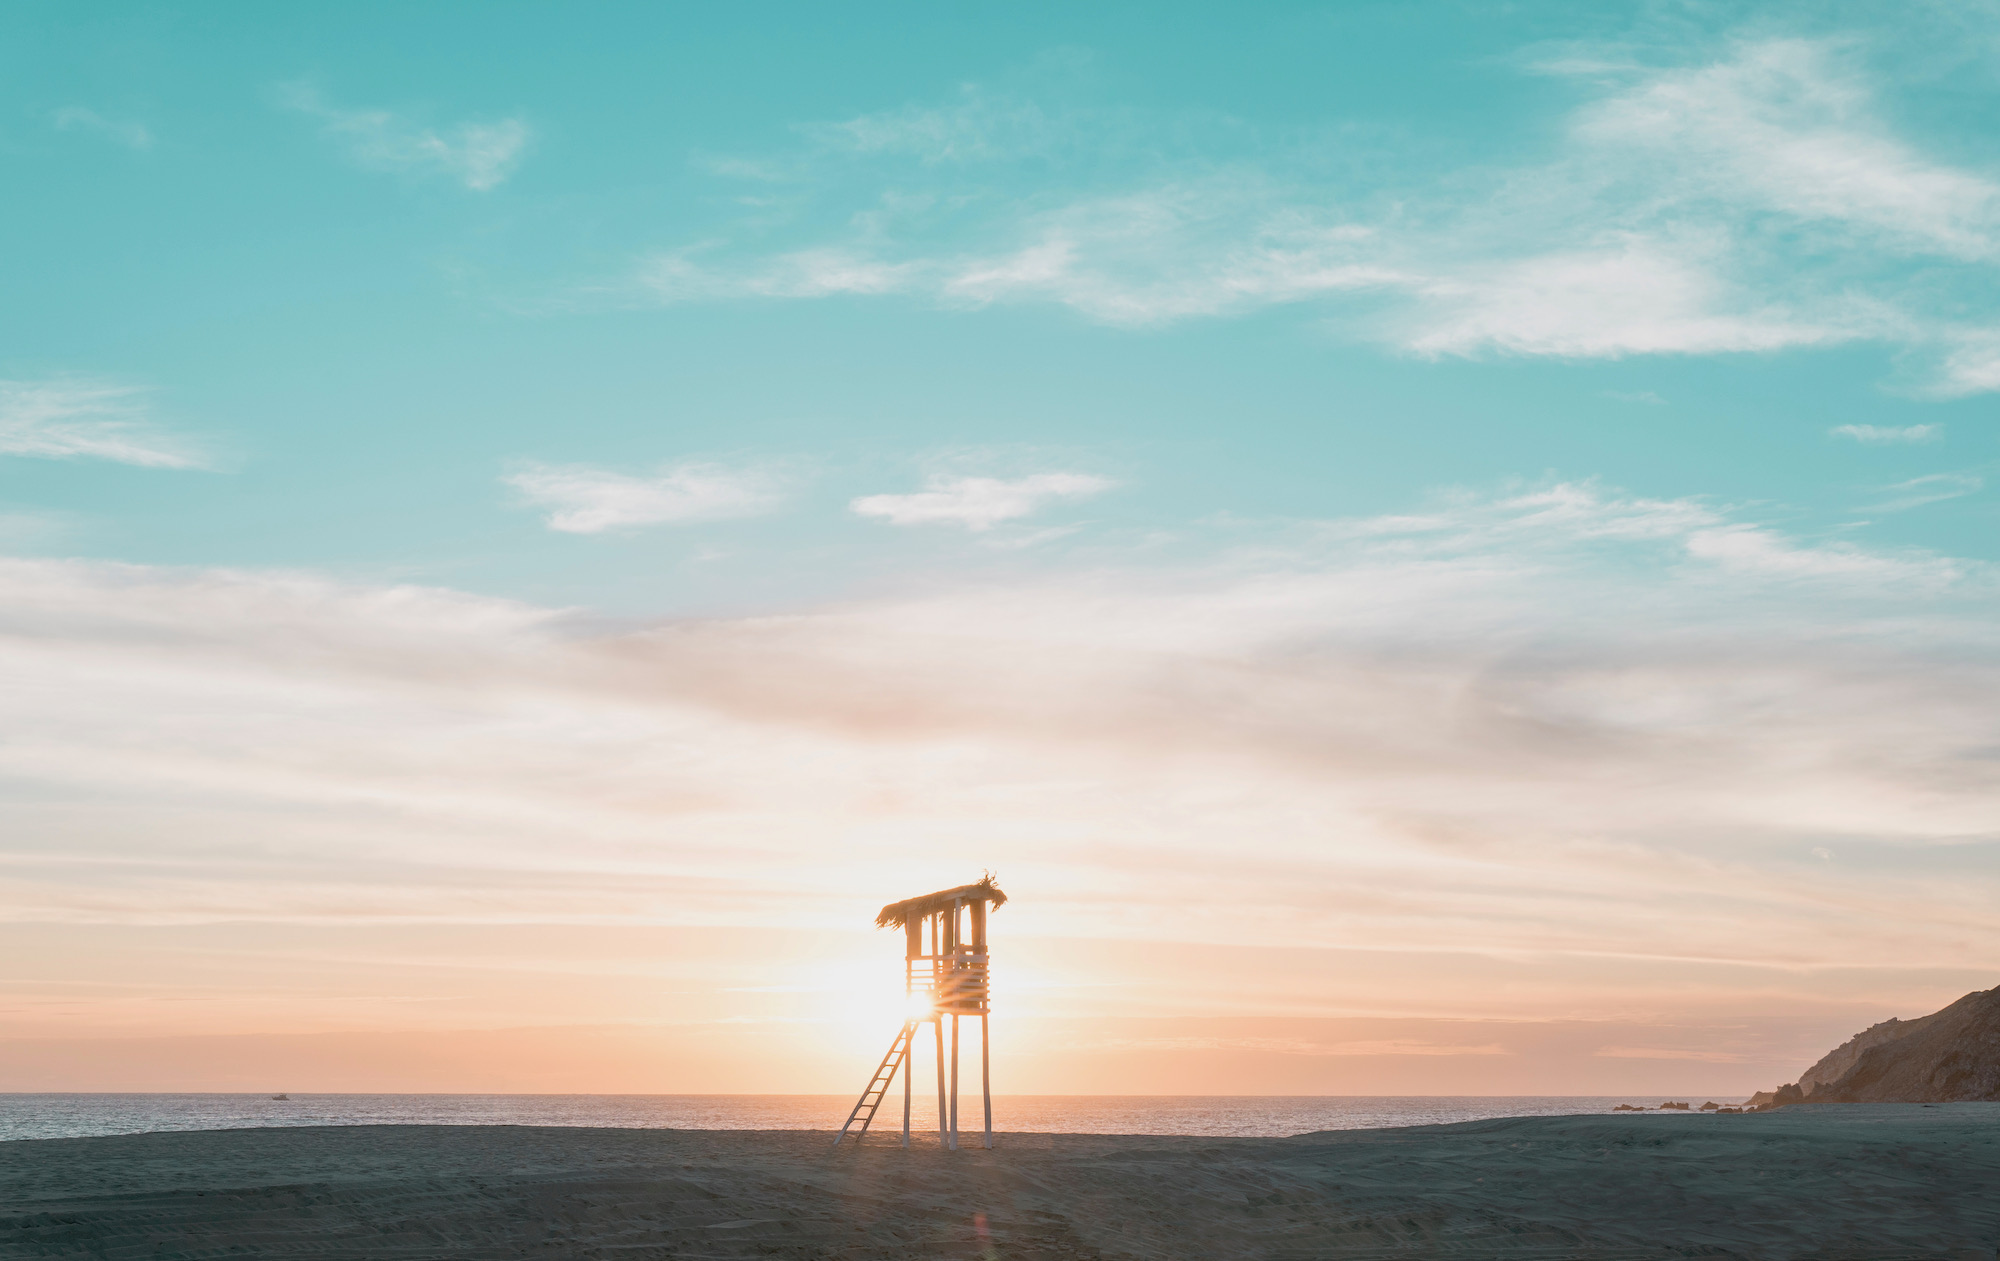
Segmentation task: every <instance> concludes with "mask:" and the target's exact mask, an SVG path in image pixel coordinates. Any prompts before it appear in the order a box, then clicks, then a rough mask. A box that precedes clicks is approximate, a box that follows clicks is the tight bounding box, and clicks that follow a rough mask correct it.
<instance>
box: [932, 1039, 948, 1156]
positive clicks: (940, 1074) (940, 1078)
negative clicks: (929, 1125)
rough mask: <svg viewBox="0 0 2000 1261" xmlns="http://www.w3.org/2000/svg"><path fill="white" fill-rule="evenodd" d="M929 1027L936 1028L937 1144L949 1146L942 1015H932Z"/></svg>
mask: <svg viewBox="0 0 2000 1261" xmlns="http://www.w3.org/2000/svg"><path fill="white" fill-rule="evenodd" d="M931 1027H932V1028H933V1029H936V1030H937V1086H938V1146H940V1147H949V1146H950V1145H951V1139H950V1138H949V1137H948V1136H947V1135H946V1133H945V1122H946V1121H948V1120H950V1116H949V1114H948V1113H946V1111H945V1107H944V1016H943V1015H942V1014H940V1015H936V1016H932V1017H931Z"/></svg>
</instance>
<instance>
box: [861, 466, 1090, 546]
mask: <svg viewBox="0 0 2000 1261" xmlns="http://www.w3.org/2000/svg"><path fill="white" fill-rule="evenodd" d="M1115 485H1117V483H1116V482H1113V481H1112V480H1110V479H1109V478H1105V477H1098V476H1095V475H1093V474H1089V473H1035V474H1031V475H1030V476H1027V477H1017V478H1014V479H1012V480H1009V479H1006V478H999V477H934V478H932V479H931V481H930V483H929V484H928V485H927V486H926V487H925V489H923V490H920V491H913V492H911V493H909V494H904V495H863V496H861V497H860V498H858V499H856V500H854V501H853V502H852V503H851V504H849V505H848V507H849V508H851V509H852V510H853V511H854V512H855V513H857V514H859V515H860V516H864V517H875V518H878V519H879V520H883V521H887V522H889V523H890V524H891V525H959V526H964V527H965V528H966V529H968V530H973V531H982V532H983V531H986V530H990V529H992V528H993V527H994V526H996V525H999V524H1001V523H1002V522H1004V521H1015V520H1018V519H1020V518H1022V517H1030V516H1033V515H1034V514H1035V513H1037V512H1039V511H1041V510H1042V508H1044V507H1046V506H1047V505H1049V504H1051V503H1057V502H1062V501H1066V500H1075V499H1088V498H1090V497H1091V496H1093V495H1101V494H1103V493H1104V492H1105V491H1107V490H1110V489H1111V488H1112V487H1113V486H1115Z"/></svg>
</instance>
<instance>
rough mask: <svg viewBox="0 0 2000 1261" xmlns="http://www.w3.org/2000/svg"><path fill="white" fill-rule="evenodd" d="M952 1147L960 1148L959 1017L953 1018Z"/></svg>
mask: <svg viewBox="0 0 2000 1261" xmlns="http://www.w3.org/2000/svg"><path fill="white" fill-rule="evenodd" d="M951 1149H952V1150H953V1151H957V1150H958V1017H957V1016H956V1015H954V1016H953V1017H952V1018H951Z"/></svg>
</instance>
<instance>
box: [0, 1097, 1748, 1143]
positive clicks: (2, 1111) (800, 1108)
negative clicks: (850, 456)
mask: <svg viewBox="0 0 2000 1261" xmlns="http://www.w3.org/2000/svg"><path fill="white" fill-rule="evenodd" d="M1661 1101H1662V1100H1661V1097H1660V1096H1646V1097H1636V1096H1635V1097H1625V1096H1610V1095H1603V1096H1600V1095H1409V1096H1400V1095H1300V1096H1284V1095H1152V1096H1148V1095H1002V1096H998V1097H996V1098H995V1099H994V1101H993V1126H994V1130H995V1131H996V1133H999V1132H1005V1131H1008V1130H1014V1131H1019V1132H1027V1133H1033V1132H1042V1133H1057V1134H1199V1135H1214V1136H1218V1137H1237V1138H1252V1137H1281V1136H1284V1135H1288V1134H1308V1133H1311V1132H1313V1131H1315V1130H1356V1129H1375V1128H1381V1127H1386V1126H1399V1125H1439V1124H1444V1123H1447V1122H1453V1121H1481V1120H1487V1119H1490V1118H1493V1117H1518V1116H1563V1115H1572V1114H1575V1113H1582V1112H1608V1111H1610V1110H1611V1109H1612V1108H1613V1107H1615V1106H1616V1105H1618V1104H1621V1103H1623V1104H1631V1105H1635V1106H1639V1107H1646V1108H1653V1107H1656V1106H1657V1105H1658V1104H1659V1103H1660V1102H1661ZM925 1102H926V1101H925V1100H924V1099H923V1097H922V1096H919V1097H918V1099H917V1105H918V1106H917V1107H916V1109H915V1113H914V1121H913V1124H914V1125H915V1126H917V1127H918V1128H921V1129H934V1128H935V1127H936V1121H935V1117H936V1106H935V1096H933V1097H932V1100H931V1106H929V1107H925V1106H924V1104H925ZM1691 1102H1693V1103H1695V1104H1696V1105H1697V1106H1699V1105H1700V1104H1701V1102H1703V1101H1702V1100H1699V1099H1697V1100H1692V1101H1691ZM1720 1102H1732V1101H1731V1100H1722V1101H1720ZM853 1106H854V1097H853V1096H852V1095H313V1094H302V1095H292V1096H290V1097H289V1098H284V1099H276V1098H273V1097H272V1096H270V1095H237V1094H186V1095H165V1094H161V1095H148V1094H129V1095H127V1094H0V1141H7V1140H15V1139H40V1138H84V1137H90V1136H93V1135H101V1134H142V1133H149V1132H152V1131H159V1130H233V1129H244V1128H250V1127H260V1126H275V1125H558V1126H608V1127H612V1128H617V1129H693V1130H828V1131H831V1130H836V1129H838V1128H840V1124H841V1122H842V1121H844V1120H846V1118H847V1112H848V1109H849V1108H851V1107H853ZM901 1124H902V1099H901V1097H900V1096H892V1097H891V1098H890V1099H889V1100H888V1101H887V1102H886V1103H885V1104H884V1105H883V1107H882V1110H881V1112H880V1114H879V1115H877V1117H876V1119H875V1131H876V1132H878V1133H879V1132H881V1131H883V1130H885V1129H886V1130H897V1129H899V1128H900V1127H901ZM979 1126H980V1113H979V1099H978V1097H977V1096H976V1095H975V1096H973V1097H972V1098H971V1099H970V1100H969V1101H967V1100H963V1099H962V1100H961V1101H960V1103H959V1130H960V1132H961V1133H963V1132H965V1131H968V1130H970V1131H977V1130H978V1129H979Z"/></svg>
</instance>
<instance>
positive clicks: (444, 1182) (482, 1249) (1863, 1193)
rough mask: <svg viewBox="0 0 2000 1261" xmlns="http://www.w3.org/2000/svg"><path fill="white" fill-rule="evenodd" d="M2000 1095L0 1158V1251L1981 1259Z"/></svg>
mask: <svg viewBox="0 0 2000 1261" xmlns="http://www.w3.org/2000/svg"><path fill="white" fill-rule="evenodd" d="M1996 1242H2000V1104H1983V1103H1969V1104H1967V1103H1961V1104H1942V1105H1934V1106H1926V1105H1923V1104H1852V1105H1833V1106H1820V1105H1810V1104H1809V1105H1804V1106H1801V1107H1793V1108H1785V1109H1781V1110H1779V1111H1775V1112H1768V1113H1755V1114H1743V1115H1740V1116H1713V1115H1709V1116H1704V1115H1700V1114H1695V1115H1659V1114H1653V1115H1646V1116H1636V1117H1635V1116H1582V1117H1531V1118H1520V1119H1513V1120H1502V1121H1476V1122H1469V1123H1466V1124H1461V1125H1445V1126H1424V1127H1416V1128H1410V1129H1397V1130H1352V1131H1335V1132H1330V1133H1322V1134H1312V1135H1304V1136H1300V1137H1297V1138H1290V1139H1211V1138H1158V1137H1153V1138H1147V1137H1113V1136H1099V1135H1018V1134H1010V1135H1005V1136H1003V1145H1002V1146H1001V1147H1000V1148H999V1149H998V1150H996V1151H993V1152H983V1151H978V1150H970V1151H962V1152H956V1153H948V1152H943V1151H939V1150H938V1149H937V1148H936V1146H935V1140H934V1139H933V1140H930V1141H929V1142H927V1143H926V1144H925V1145H924V1146H923V1147H921V1148H918V1149H916V1150H912V1151H907V1152H906V1151H902V1150H900V1149H899V1148H898V1147H897V1146H896V1145H895V1142H894V1140H893V1139H888V1140H882V1139H879V1138H878V1139H877V1140H874V1141H871V1143H870V1144H869V1145H868V1146H866V1147H864V1148H862V1149H861V1150H859V1151H855V1150H847V1151H843V1152H841V1153H839V1154H835V1153H834V1152H832V1151H831V1150H830V1149H829V1147H828V1136H827V1135H824V1134H819V1133H798V1132H769V1131H765V1132H757V1131H687V1130H586V1129H536V1128H524V1127H470V1126H467V1127H449V1126H407V1127H403V1126H355V1127H325V1128H310V1129H306V1128H300V1129H267V1130H229V1131H210V1132H193V1133H179V1134H142V1135H130V1136H122V1137H115V1138H82V1139H46V1140H29V1141H19V1142H12V1143H0V1256H5V1257H40V1256H89V1257H105V1258H122V1257H134V1258H139V1257H144V1258H190V1257H245V1256H254V1257H295V1256H296V1257H307V1256H310V1257H314V1258H328V1259H344V1258H363V1257H365V1258H371V1259H390V1258H418V1257H422V1258H475V1257H477V1258H503V1257H563V1258H665V1257H684V1258H738V1257H744V1258H747V1257H786V1258H807V1257H837V1258H856V1259H859V1258H919V1257H921V1258H953V1257H963V1258H968V1259H969V1258H1014V1257H1064V1258H1067V1257H1103V1258H1178V1257H1188V1258H1218V1259H1234V1258H1271V1259H1274V1261H1275V1259H1278V1258H1285V1259H1292V1261H1303V1259H1304V1258H1308V1257H1325V1258H1358V1257H1398V1258H1411V1257H1462V1258H1486V1257H1493V1258H1503V1257H1504V1258H1583V1257H1590V1258H1642V1257H1643V1258H1652V1257H1690V1256H1708V1257H1729V1256H1739V1257H1758V1258H1808V1257H1811V1258H1822V1259H1829V1261H1830V1259H1835V1258H1856V1259H1858V1258H1868V1259H1869V1261H1888V1259H1891V1258H1919V1257H1921V1258H1972V1257H1977V1258H1980V1261H1992V1258H1994V1256H1995V1244H1996Z"/></svg>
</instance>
